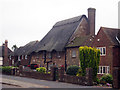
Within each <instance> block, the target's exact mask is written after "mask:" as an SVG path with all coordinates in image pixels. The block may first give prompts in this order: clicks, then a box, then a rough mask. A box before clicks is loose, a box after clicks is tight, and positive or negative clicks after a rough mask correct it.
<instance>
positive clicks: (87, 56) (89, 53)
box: [79, 46, 100, 81]
mask: <svg viewBox="0 0 120 90" xmlns="http://www.w3.org/2000/svg"><path fill="white" fill-rule="evenodd" d="M79 52H80V54H79V58H80V65H81V69H82V76H85V74H86V68H92V69H93V80H94V81H95V80H96V79H97V72H98V67H99V61H100V50H98V49H96V48H91V47H87V46H84V47H80V48H79Z"/></svg>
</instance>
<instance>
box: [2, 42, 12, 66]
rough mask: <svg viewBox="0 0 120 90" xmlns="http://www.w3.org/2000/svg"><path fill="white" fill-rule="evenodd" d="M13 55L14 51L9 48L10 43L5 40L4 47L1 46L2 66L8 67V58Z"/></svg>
mask: <svg viewBox="0 0 120 90" xmlns="http://www.w3.org/2000/svg"><path fill="white" fill-rule="evenodd" d="M10 53H12V51H11V50H10V49H9V48H8V41H7V40H5V43H3V45H2V46H0V65H1V66H2V65H3V66H8V65H9V60H8V56H9V55H10Z"/></svg>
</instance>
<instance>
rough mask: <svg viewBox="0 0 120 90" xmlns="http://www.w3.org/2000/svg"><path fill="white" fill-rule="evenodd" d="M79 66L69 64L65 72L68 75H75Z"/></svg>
mask: <svg viewBox="0 0 120 90" xmlns="http://www.w3.org/2000/svg"><path fill="white" fill-rule="evenodd" d="M78 69H79V66H77V65H71V66H69V67H68V68H67V71H66V74H68V75H76V74H77V72H78Z"/></svg>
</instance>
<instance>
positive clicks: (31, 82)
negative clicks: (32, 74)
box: [1, 75, 103, 88]
mask: <svg viewBox="0 0 120 90" xmlns="http://www.w3.org/2000/svg"><path fill="white" fill-rule="evenodd" d="M1 83H2V88H96V86H81V85H76V84H69V83H63V82H57V81H46V80H38V79H33V78H26V77H19V76H10V75H2V81H1ZM97 88H103V87H97Z"/></svg>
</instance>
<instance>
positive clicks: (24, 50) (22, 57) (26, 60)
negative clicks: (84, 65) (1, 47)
mask: <svg viewBox="0 0 120 90" xmlns="http://www.w3.org/2000/svg"><path fill="white" fill-rule="evenodd" d="M37 43H38V41H31V42H29V43H28V44H26V45H25V46H22V47H19V48H18V49H16V50H15V51H14V52H13V53H10V55H9V63H10V64H9V65H12V66H19V65H24V66H27V65H29V64H30V60H31V53H32V52H33V51H34V49H35V46H36V45H37Z"/></svg>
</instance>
